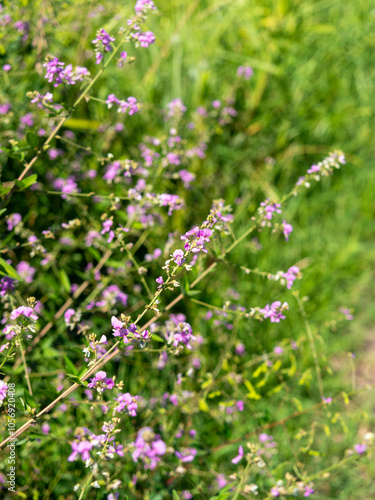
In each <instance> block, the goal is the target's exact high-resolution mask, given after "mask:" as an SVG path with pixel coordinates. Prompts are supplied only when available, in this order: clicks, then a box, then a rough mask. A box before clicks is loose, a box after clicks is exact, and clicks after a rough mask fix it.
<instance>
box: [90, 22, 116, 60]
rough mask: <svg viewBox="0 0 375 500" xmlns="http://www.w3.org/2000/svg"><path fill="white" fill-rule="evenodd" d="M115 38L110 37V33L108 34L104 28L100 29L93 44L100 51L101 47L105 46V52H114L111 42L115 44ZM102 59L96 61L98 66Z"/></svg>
mask: <svg viewBox="0 0 375 500" xmlns="http://www.w3.org/2000/svg"><path fill="white" fill-rule="evenodd" d="M114 41H115V38H114V37H113V36H110V35H109V33H107V32H106V31H105V30H104V29H103V28H102V29H100V30H99V31H98V32H97V34H96V38H95V39H94V40H93V41H92V43H93V44H95V46H96V50H99V47H100V45H102V46H103V48H104V50H105V52H112V50H113V49H112V47H111V42H114ZM99 62H100V59H99V61H98V58H97V60H96V64H99Z"/></svg>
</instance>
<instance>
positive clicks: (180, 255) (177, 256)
mask: <svg viewBox="0 0 375 500" xmlns="http://www.w3.org/2000/svg"><path fill="white" fill-rule="evenodd" d="M172 257H173V260H174V261H175V263H176V264H177V265H178V266H182V264H183V263H184V262H185V257H184V252H183V251H182V250H175V251H174V252H173V255H172Z"/></svg>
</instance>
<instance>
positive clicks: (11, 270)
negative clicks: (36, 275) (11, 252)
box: [0, 257, 23, 281]
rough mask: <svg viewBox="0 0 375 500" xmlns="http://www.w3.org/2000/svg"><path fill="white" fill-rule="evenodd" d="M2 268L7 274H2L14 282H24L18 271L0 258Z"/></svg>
mask: <svg viewBox="0 0 375 500" xmlns="http://www.w3.org/2000/svg"><path fill="white" fill-rule="evenodd" d="M0 266H1V267H2V268H3V269H4V271H5V273H1V272H0V274H3V275H5V276H9V278H13V279H14V280H18V281H23V280H22V278H21V276H20V275H19V274H18V273H17V271H16V270H15V269H14V268H13V267H12V266H11V265H10V264H8V262H7V261H6V260H4V259H2V258H1V257H0Z"/></svg>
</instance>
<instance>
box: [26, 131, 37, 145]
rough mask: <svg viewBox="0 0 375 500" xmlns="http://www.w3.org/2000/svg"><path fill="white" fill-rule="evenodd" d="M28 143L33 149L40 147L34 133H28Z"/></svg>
mask: <svg viewBox="0 0 375 500" xmlns="http://www.w3.org/2000/svg"><path fill="white" fill-rule="evenodd" d="M26 141H27V143H28V144H29V145H30V146H31V147H32V148H37V147H38V145H39V138H38V136H37V135H35V134H33V133H32V132H27V134H26Z"/></svg>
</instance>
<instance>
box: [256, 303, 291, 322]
mask: <svg viewBox="0 0 375 500" xmlns="http://www.w3.org/2000/svg"><path fill="white" fill-rule="evenodd" d="M285 309H289V306H288V304H287V302H284V303H283V304H281V302H280V301H279V300H277V301H276V302H273V303H272V304H271V305H269V304H267V305H266V306H265V307H264V309H260V310H259V313H260V314H262V315H263V317H264V318H270V319H271V323H280V320H281V319H285V316H284V315H283V311H284V310H285Z"/></svg>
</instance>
